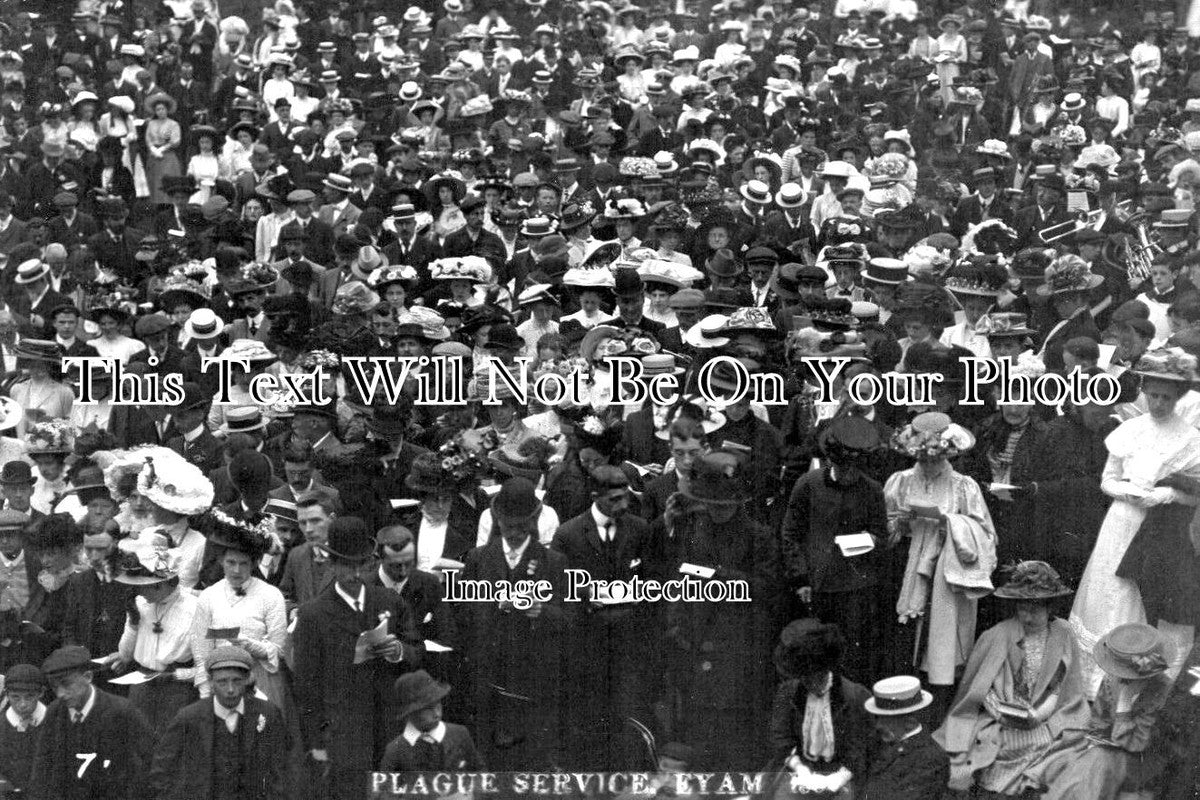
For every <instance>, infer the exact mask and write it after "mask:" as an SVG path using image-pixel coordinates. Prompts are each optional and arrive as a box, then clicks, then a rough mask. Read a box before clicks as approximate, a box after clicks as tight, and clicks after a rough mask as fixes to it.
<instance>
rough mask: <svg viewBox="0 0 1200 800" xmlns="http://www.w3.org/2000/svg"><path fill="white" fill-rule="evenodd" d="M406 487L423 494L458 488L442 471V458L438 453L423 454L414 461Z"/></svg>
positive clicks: (444, 471) (445, 472)
mask: <svg viewBox="0 0 1200 800" xmlns="http://www.w3.org/2000/svg"><path fill="white" fill-rule="evenodd" d="M404 485H405V486H407V487H408V488H409V489H412V490H413V491H414V492H418V493H421V494H434V493H436V492H440V491H447V490H453V489H455V488H457V484H456V483H455V481H454V478H453V477H452V476H451V475H450V473H449V472H447V471H446V470H444V469H442V462H441V458H440V456H438V454H437V453H422V454H421V455H419V456H417V457H416V458H415V459H413V463H412V467H410V468H409V470H408V476H407V477H406V478H405V479H404Z"/></svg>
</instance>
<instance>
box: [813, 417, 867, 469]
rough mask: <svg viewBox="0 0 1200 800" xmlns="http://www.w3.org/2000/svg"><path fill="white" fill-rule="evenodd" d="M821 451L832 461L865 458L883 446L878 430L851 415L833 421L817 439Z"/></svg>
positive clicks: (861, 418)
mask: <svg viewBox="0 0 1200 800" xmlns="http://www.w3.org/2000/svg"><path fill="white" fill-rule="evenodd" d="M817 444H818V446H820V448H821V451H822V452H824V453H825V454H826V455H828V456H830V458H832V459H833V460H834V461H838V460H841V459H842V458H848V457H858V458H861V457H865V456H869V455H871V454H872V453H875V452H876V451H878V450H879V448H880V447H881V446H882V445H883V442H882V440H881V439H880V437H879V431H878V429H877V428H876V427H875V426H874V425H873V424H871V422H870V421H868V420H867V419H865V418H863V417H860V416H857V415H852V416H847V417H841V418H839V419H835V420H834V421H833V422H832V423H830V424H829V426H828V427H826V428H825V430H824V431H822V432H821V434H820V435H819V436H818V437H817Z"/></svg>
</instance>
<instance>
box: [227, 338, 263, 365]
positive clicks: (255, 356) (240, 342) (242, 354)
mask: <svg viewBox="0 0 1200 800" xmlns="http://www.w3.org/2000/svg"><path fill="white" fill-rule="evenodd" d="M221 358H223V359H225V360H227V361H249V362H250V363H251V364H253V363H255V362H259V363H262V362H266V361H274V360H275V358H276V356H275V354H274V353H272V352H271V351H270V350H268V349H267V346H266V345H265V344H263V343H262V342H260V341H258V340H257V339H234V340H233V341H232V342H230V343H229V346H228V347H226V348H225V349H224V350H222V351H221Z"/></svg>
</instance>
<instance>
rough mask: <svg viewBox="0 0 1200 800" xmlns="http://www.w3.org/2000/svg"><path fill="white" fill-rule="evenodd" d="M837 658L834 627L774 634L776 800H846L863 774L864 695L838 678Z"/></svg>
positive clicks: (812, 623)
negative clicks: (776, 642)
mask: <svg viewBox="0 0 1200 800" xmlns="http://www.w3.org/2000/svg"><path fill="white" fill-rule="evenodd" d="M841 655H842V633H841V631H840V630H838V627H837V626H836V625H823V624H821V623H820V622H818V621H817V620H815V619H800V620H796V621H794V622H791V623H789V624H788V626H787V627H786V628H784V629H783V633H782V634H780V637H779V645H778V647H776V648H775V668H776V669H777V670H778V671H779V674H780V675H781V676H782V677H783V682H782V683H780V684H779V688H778V689H776V691H775V702H774V704H773V706H772V709H771V743H772V762H771V764H772V767H773V768H775V769H780V774H779V775H778V779H777V780H776V783H775V790H774V793H773V796H774V798H775V800H785V799H786V798H792V797H797V798H798V797H801V796H803V797H805V798H829V799H830V800H833V798H838V800H843V799H845V800H848V799H849V798H851V797H853V796H854V792H853V781H854V779H855V778H856V777H858V778H860V779H861V778H864V777H865V776H866V767H867V761H868V750H867V749H868V747H869V742H870V740H871V732H872V725H873V723H872V722H871V718H870V715H868V714H867V712H866V710H865V704H866V702H867V700H869V699H870V697H871V693H870V692H869V691H867V689H866V688H865V687H863V686H860V685H859V684H857V683H854V682H853V681H850V680H847V679H846V678H843V677H842V676H841V675H840V674H839V669H838V665H839V662H840V661H841Z"/></svg>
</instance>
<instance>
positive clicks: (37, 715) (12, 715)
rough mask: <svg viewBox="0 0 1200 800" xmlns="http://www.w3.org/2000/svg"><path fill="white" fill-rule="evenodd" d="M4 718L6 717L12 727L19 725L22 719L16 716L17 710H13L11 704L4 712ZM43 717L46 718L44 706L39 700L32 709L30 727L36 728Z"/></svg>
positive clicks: (18, 726)
mask: <svg viewBox="0 0 1200 800" xmlns="http://www.w3.org/2000/svg"><path fill="white" fill-rule="evenodd" d="M4 718H5V719H7V720H8V722H9V724H10V725H12V726H13V727H14V728H20V727H21V723H22V719H21V718H20V717H19V716H17V712H16V711H15V710H13V708H12V706H9V708H8V710H7V711H5V712H4ZM45 719H46V707H45V706H44V705H42V704H41V702H39V703H38V704H37V708H35V709H33V725H32V727H34V728H36V727H37V726H39V725H41V724H42V721H43V720H45Z"/></svg>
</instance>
